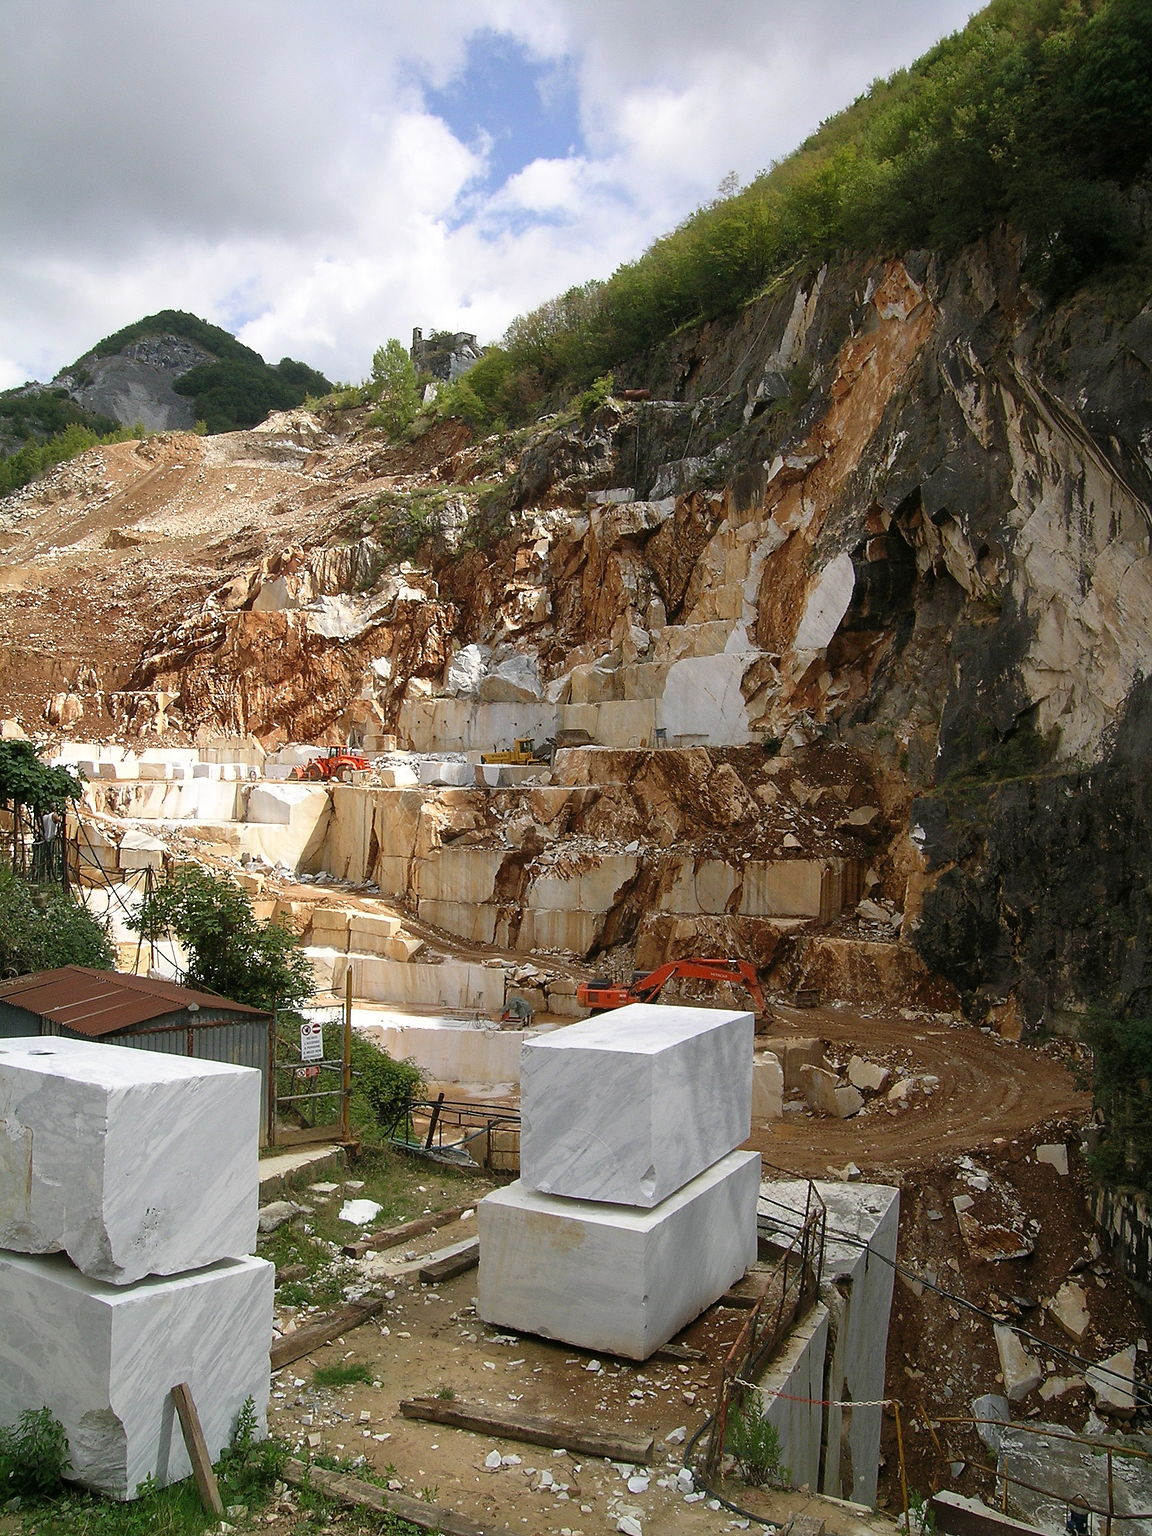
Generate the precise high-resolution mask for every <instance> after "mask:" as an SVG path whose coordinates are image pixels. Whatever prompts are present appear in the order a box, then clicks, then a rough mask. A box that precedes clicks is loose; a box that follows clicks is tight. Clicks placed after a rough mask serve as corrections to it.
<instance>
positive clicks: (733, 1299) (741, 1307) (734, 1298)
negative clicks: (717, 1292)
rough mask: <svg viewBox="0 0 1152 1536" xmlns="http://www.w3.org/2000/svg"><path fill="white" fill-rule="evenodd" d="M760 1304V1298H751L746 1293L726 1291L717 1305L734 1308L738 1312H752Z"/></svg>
mask: <svg viewBox="0 0 1152 1536" xmlns="http://www.w3.org/2000/svg"><path fill="white" fill-rule="evenodd" d="M759 1302H760V1297H759V1296H749V1295H748V1294H747V1292H745V1291H725V1293H724V1295H723V1296H721V1298H720V1300H719V1301H718V1302H717V1303H716V1305H717V1306H718V1307H734V1308H735V1309H736V1310H737V1311H741V1312H751V1310H752V1308H753V1307H755V1306H757V1305H758V1304H759Z"/></svg>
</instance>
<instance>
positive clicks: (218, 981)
mask: <svg viewBox="0 0 1152 1536" xmlns="http://www.w3.org/2000/svg"><path fill="white" fill-rule="evenodd" d="M132 924H133V926H134V927H135V928H136V930H137V931H138V932H139V933H141V934H143V935H144V937H145V938H150V939H158V938H161V937H162V936H163V935H164V934H165V933H170V934H171V935H172V936H173V937H174V938H176V939H178V940H179V941H180V943H181V944H182V945H184V947H185V948H186V949H187V950H188V953H189V956H190V959H189V964H188V968H187V970H186V971H185V972H184V974H183V976H182V977H181V980H182V981H183V982H184V984H185V985H186V986H190V987H202V988H203V989H204V990H205V991H207V992H215V993H218V994H219V995H220V996H221V997H227V998H231V999H232V1001H233V1002H237V1003H247V1004H249V1005H250V1006H251V1007H253V1008H296V1007H299V1006H300V1005H301V1004H303V1003H305V1002H306V1001H307V1000H308V999H309V998H310V997H311V996H312V994H313V992H314V991H315V980H314V978H313V975H312V966H311V963H310V961H309V959H308V957H307V955H305V953H304V951H303V950H302V949H301V948H300V943H299V940H298V939H297V938H296V936H295V934H293V933H290V932H289V931H288V929H287V928H284V927H283V926H282V925H280V924H279V923H261V922H259V921H257V919H256V917H255V916H254V915H253V912H252V903H251V902H250V901H249V899H248V897H247V895H246V894H245V892H244V891H242V890H241V889H240V887H239V886H238V885H237V884H236V882H235V881H234V880H232V879H230V878H229V877H228V876H227V875H218V874H214V873H212V872H211V871H209V870H206V869H202V868H201V867H200V865H199V864H192V863H187V864H178V865H176V866H175V868H174V869H172V870H171V871H169V873H168V875H167V877H166V878H165V880H164V881H163V883H162V884H160V885H159V886H157V887H156V889H155V890H154V891H152V892H151V894H150V895H148V896H146V897H145V899H144V901H143V902H141V904H140V908H139V911H138V912H137V914H136V916H135V917H134V918H133V919H132Z"/></svg>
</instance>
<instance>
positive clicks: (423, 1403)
mask: <svg viewBox="0 0 1152 1536" xmlns="http://www.w3.org/2000/svg"><path fill="white" fill-rule="evenodd" d="M400 1412H401V1413H402V1414H403V1415H404V1417H405V1418H406V1419H430V1420H431V1421H432V1423H434V1424H451V1425H452V1426H453V1427H454V1428H456V1429H472V1430H475V1431H476V1432H477V1433H478V1434H482V1435H499V1436H501V1437H502V1438H503V1439H505V1440H523V1441H524V1442H525V1443H526V1444H528V1445H547V1446H551V1447H552V1448H553V1449H554V1450H559V1449H564V1450H566V1451H578V1452H579V1453H580V1454H581V1455H582V1456H604V1457H606V1458H607V1459H608V1460H609V1461H630V1462H633V1463H635V1464H637V1465H644V1466H647V1465H648V1463H649V1462H650V1461H651V1459H652V1447H653V1441H652V1438H651V1436H649V1437H648V1438H647V1439H643V1440H641V1439H637V1438H635V1437H632V1436H627V1435H613V1434H607V1433H605V1432H604V1431H603V1430H599V1429H593V1428H591V1427H590V1426H589V1425H586V1424H571V1423H565V1422H564V1420H562V1419H540V1418H534V1417H532V1416H530V1415H528V1414H519V1413H508V1412H506V1411H505V1410H504V1409H502V1408H485V1407H482V1406H480V1405H477V1404H471V1405H470V1404H468V1403H446V1402H443V1401H442V1400H441V1399H440V1398H438V1397H408V1398H405V1399H404V1401H403V1402H402V1403H401V1404H400Z"/></svg>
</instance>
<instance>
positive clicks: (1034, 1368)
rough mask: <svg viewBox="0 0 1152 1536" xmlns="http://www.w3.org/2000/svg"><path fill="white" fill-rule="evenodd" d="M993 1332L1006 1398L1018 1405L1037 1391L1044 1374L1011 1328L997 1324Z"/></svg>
mask: <svg viewBox="0 0 1152 1536" xmlns="http://www.w3.org/2000/svg"><path fill="white" fill-rule="evenodd" d="M992 1331H993V1333H994V1334H995V1335H996V1349H997V1352H998V1354H999V1356H1000V1374H1001V1376H1003V1378H1004V1396H1005V1397H1006V1398H1007V1399H1008V1401H1009V1402H1010V1403H1018V1402H1019V1401H1020V1399H1021V1398H1022V1397H1027V1396H1028V1394H1029V1392H1034V1391H1035V1390H1036V1388H1037V1387H1038V1386H1039V1385H1040V1383H1041V1382H1042V1381H1043V1380H1044V1372H1043V1371H1042V1370H1041V1369H1040V1364H1039V1362H1038V1361H1037V1360H1036V1358H1035V1357H1034V1356H1033V1355H1031V1354H1029V1352H1028V1351H1027V1350H1026V1349H1025V1348H1024V1346H1023V1344H1021V1342H1020V1339H1019V1337H1018V1336H1017V1335H1016V1333H1015V1332H1014V1331H1013V1330H1012V1329H1011V1328H1009V1327H1007V1326H1006V1325H1005V1324H1003V1323H997V1324H996V1325H995V1327H994V1328H993V1330H992Z"/></svg>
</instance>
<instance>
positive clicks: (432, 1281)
mask: <svg viewBox="0 0 1152 1536" xmlns="http://www.w3.org/2000/svg"><path fill="white" fill-rule="evenodd" d="M479 1262H480V1244H479V1242H475V1243H469V1244H468V1246H467V1248H462V1249H461V1250H460V1252H459V1253H450V1254H449V1255H448V1256H447V1258H444V1259H434V1260H433V1261H432V1263H431V1264H424V1265H422V1266H421V1268H420V1279H421V1280H422V1281H423V1283H424V1284H425V1285H439V1284H440V1282H441V1281H442V1280H454V1279H455V1278H456V1276H457V1275H463V1274H465V1273H467V1271H468V1270H470V1269H475V1268H476V1266H477V1264H479Z"/></svg>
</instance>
